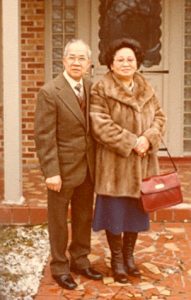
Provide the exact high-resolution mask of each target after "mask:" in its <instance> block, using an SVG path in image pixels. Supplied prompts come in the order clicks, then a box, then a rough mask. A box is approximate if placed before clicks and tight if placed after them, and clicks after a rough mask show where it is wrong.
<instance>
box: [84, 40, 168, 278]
mask: <svg viewBox="0 0 191 300" xmlns="http://www.w3.org/2000/svg"><path fill="white" fill-rule="evenodd" d="M142 61H143V54H142V51H141V48H140V46H139V44H138V43H137V42H136V41H134V40H129V39H120V40H115V41H114V42H113V43H112V44H111V45H110V46H109V47H108V51H107V52H106V64H107V66H108V68H109V72H108V73H107V74H105V76H104V77H103V78H102V79H101V80H100V81H99V82H97V83H96V84H94V86H93V88H92V98H91V108H90V117H91V124H92V132H93V136H94V138H95V140H96V141H97V148H96V182H95V191H96V193H97V199H96V207H95V214H94V220H93V229H94V231H98V230H101V229H104V230H105V231H106V236H107V240H108V244H109V247H110V250H111V267H112V270H113V275H114V279H115V281H118V282H121V283H126V282H127V274H129V275H132V276H140V271H139V269H138V268H137V266H136V265H135V262H134V257H133V252H134V247H135V243H136V240H137V236H138V232H140V231H146V230H148V229H149V216H148V214H147V213H145V212H144V211H143V210H142V208H141V205H140V185H141V182H142V179H143V178H145V177H148V176H150V175H153V174H157V173H158V172H159V166H158V159H157V151H158V149H159V146H160V143H161V138H162V136H163V134H164V127H165V116H164V113H163V111H162V109H161V106H160V103H159V101H158V99H157V97H156V95H155V92H154V90H153V88H152V87H151V85H150V84H149V83H148V81H147V80H146V79H145V78H144V77H143V76H142V75H141V74H140V73H139V72H138V71H137V70H138V68H139V67H140V65H141V63H142Z"/></svg>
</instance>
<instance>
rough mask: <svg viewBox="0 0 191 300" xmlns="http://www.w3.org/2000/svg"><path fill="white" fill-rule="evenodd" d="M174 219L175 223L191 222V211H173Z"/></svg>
mask: <svg viewBox="0 0 191 300" xmlns="http://www.w3.org/2000/svg"><path fill="white" fill-rule="evenodd" d="M174 219H175V220H176V222H179V221H180V222H182V221H184V220H188V221H189V222H191V210H190V209H181V208H180V209H178V208H177V209H174Z"/></svg>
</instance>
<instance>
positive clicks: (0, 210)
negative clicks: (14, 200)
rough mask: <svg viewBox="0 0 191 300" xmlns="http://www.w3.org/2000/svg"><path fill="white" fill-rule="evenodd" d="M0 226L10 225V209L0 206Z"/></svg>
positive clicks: (9, 207)
mask: <svg viewBox="0 0 191 300" xmlns="http://www.w3.org/2000/svg"><path fill="white" fill-rule="evenodd" d="M0 224H12V207H11V206H8V207H5V206H0Z"/></svg>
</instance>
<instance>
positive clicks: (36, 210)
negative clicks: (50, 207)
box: [29, 207, 47, 224]
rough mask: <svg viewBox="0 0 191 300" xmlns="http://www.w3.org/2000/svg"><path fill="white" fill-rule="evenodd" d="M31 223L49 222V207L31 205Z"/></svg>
mask: <svg viewBox="0 0 191 300" xmlns="http://www.w3.org/2000/svg"><path fill="white" fill-rule="evenodd" d="M29 215H30V224H41V223H46V222H47V209H46V208H42V207H41V208H40V207H30V208H29Z"/></svg>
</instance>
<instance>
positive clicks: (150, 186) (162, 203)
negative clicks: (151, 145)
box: [141, 148, 183, 212]
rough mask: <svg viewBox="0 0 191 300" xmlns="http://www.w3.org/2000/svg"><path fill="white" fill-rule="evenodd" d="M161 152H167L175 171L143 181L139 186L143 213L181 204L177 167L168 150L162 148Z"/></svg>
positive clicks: (181, 197)
mask: <svg viewBox="0 0 191 300" xmlns="http://www.w3.org/2000/svg"><path fill="white" fill-rule="evenodd" d="M161 150H162V151H163V150H165V151H167V153H168V155H169V158H170V160H171V162H172V164H173V166H174V169H175V171H173V172H171V173H166V174H162V175H155V176H151V177H149V178H144V179H143V181H142V184H141V203H142V207H143V210H144V211H145V212H153V211H156V210H159V209H162V208H167V207H170V206H173V205H177V204H179V203H182V202H183V196H182V192H181V185H180V180H179V178H178V174H177V167H176V165H175V163H174V161H173V159H172V157H171V155H170V153H169V151H168V149H167V148H164V149H161Z"/></svg>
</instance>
